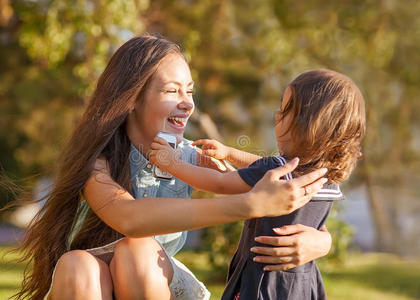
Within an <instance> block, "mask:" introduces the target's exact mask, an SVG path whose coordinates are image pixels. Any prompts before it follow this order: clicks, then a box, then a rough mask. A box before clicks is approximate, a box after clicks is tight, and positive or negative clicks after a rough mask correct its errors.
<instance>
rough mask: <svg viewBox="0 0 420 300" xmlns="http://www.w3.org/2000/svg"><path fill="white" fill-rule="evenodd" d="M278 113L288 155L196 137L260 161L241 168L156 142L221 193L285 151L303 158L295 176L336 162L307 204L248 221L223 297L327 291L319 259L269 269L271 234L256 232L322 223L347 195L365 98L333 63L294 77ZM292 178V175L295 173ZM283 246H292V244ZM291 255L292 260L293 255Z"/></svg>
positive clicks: (237, 158)
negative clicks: (202, 163) (265, 247)
mask: <svg viewBox="0 0 420 300" xmlns="http://www.w3.org/2000/svg"><path fill="white" fill-rule="evenodd" d="M275 119H276V125H275V132H276V137H277V144H278V148H279V152H280V154H281V155H283V156H278V157H264V158H259V157H258V156H255V155H252V154H246V153H243V152H241V151H239V150H234V149H231V148H228V147H225V146H223V145H221V144H220V143H217V142H215V141H206V140H203V141H197V142H196V144H203V145H204V146H203V149H204V152H205V153H206V152H207V154H210V155H213V156H216V157H217V158H219V159H227V160H229V161H231V162H233V163H236V164H237V165H244V164H245V165H246V164H251V163H252V164H251V165H250V166H248V167H247V168H243V169H239V170H237V171H232V172H227V173H218V172H215V171H213V170H209V169H204V168H200V167H196V166H193V165H190V164H188V163H185V162H182V161H180V160H178V159H177V157H176V152H175V151H172V150H171V149H169V147H168V146H167V143H166V142H165V141H164V140H162V139H160V138H158V137H156V138H155V140H154V143H153V144H152V145H151V148H152V149H153V150H152V152H151V154H150V157H151V159H152V162H153V163H156V164H158V165H159V166H160V167H161V168H164V169H165V170H166V171H168V172H170V173H172V174H173V175H174V176H176V177H177V178H179V179H181V180H182V181H185V182H186V183H188V184H190V185H192V186H194V187H196V188H198V189H202V190H205V191H210V192H214V193H219V194H231V193H243V192H245V191H249V190H250V189H251V187H253V186H254V185H255V184H256V183H257V182H258V181H259V180H260V179H261V178H262V177H263V176H264V174H265V173H267V172H270V170H272V169H274V168H276V167H278V166H281V165H283V164H285V163H286V160H285V157H294V156H298V157H299V158H300V165H299V167H298V168H297V169H296V170H295V172H294V174H293V175H295V176H296V175H299V174H302V173H305V172H309V171H311V170H314V169H316V168H327V169H328V173H327V174H326V177H327V178H328V182H326V183H325V184H324V186H323V189H321V191H320V192H318V193H317V194H316V195H315V196H314V197H312V199H311V201H310V202H309V203H308V204H306V205H305V206H303V207H302V208H300V209H298V210H296V211H294V212H293V213H290V214H287V215H283V216H280V217H264V218H255V219H251V220H248V221H246V222H245V225H244V229H243V231H242V236H241V240H240V242H239V246H238V249H237V251H236V253H235V256H234V257H233V259H232V262H231V265H230V268H229V275H228V284H227V287H226V289H225V292H224V294H223V297H222V299H226V300H227V299H229V300H232V299H326V295H325V290H324V286H323V282H322V279H321V275H320V272H319V270H318V268H317V267H316V264H315V262H314V261H311V262H309V263H306V264H304V265H301V266H299V267H296V268H294V269H290V270H288V271H279V272H274V271H268V272H266V270H269V269H270V268H267V267H264V265H263V264H261V263H262V262H266V263H267V262H270V261H269V260H267V258H264V256H255V255H254V254H253V253H252V251H255V250H257V249H258V246H259V244H258V242H262V241H263V239H264V238H262V237H260V238H257V239H255V238H256V237H258V236H270V235H273V234H272V228H276V227H280V226H284V225H287V224H303V225H306V226H312V227H314V228H317V229H319V228H321V227H322V226H323V224H324V223H325V220H326V218H327V216H328V214H329V212H330V210H331V207H332V203H333V200H339V199H343V195H342V194H341V192H340V189H339V186H338V183H340V182H343V181H344V180H345V179H347V178H348V176H349V175H350V173H351V171H352V170H353V168H354V166H355V164H356V161H357V159H358V158H359V157H360V143H361V140H362V137H363V135H364V132H365V109H364V100H363V97H362V95H361V93H360V91H359V89H358V88H357V86H356V85H355V84H354V83H353V82H352V81H351V80H350V79H349V78H348V77H346V76H344V75H342V74H339V73H337V72H334V71H330V70H314V71H309V72H306V73H303V74H301V75H300V76H298V77H297V78H296V79H295V80H293V81H292V82H291V83H290V84H289V85H288V87H287V89H286V91H285V93H284V96H283V101H282V106H281V109H280V111H279V112H277V113H276V115H275ZM163 153H166V154H167V155H168V153H169V156H166V157H167V158H168V157H169V158H170V159H172V160H173V161H172V163H171V162H170V161H169V162H168V161H167V160H166V161H162V159H159V158H160V157H162V154H163ZM285 178H286V179H291V178H292V174H287V175H286V176H285ZM290 187H291V188H293V185H291V186H290ZM262 201H263V200H262ZM250 248H252V249H251V252H250V251H249V249H250ZM283 251H285V252H287V251H290V249H288V248H287V247H285V248H284V250H283ZM284 262H288V258H287V257H284Z"/></svg>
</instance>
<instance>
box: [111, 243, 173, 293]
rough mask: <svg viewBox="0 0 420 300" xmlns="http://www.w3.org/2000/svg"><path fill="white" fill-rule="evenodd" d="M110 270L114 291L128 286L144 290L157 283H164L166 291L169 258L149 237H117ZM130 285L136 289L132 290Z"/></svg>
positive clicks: (170, 272) (162, 286) (169, 273)
mask: <svg viewBox="0 0 420 300" xmlns="http://www.w3.org/2000/svg"><path fill="white" fill-rule="evenodd" d="M110 271H111V275H112V278H113V282H114V286H115V292H116V294H118V290H120V291H121V292H124V291H126V290H128V289H131V291H130V292H134V293H137V294H138V293H140V294H143V293H144V294H147V293H149V291H148V290H149V289H150V290H152V289H153V290H156V289H157V288H158V287H161V288H165V287H166V288H167V290H168V291H169V287H168V286H169V284H170V282H171V280H172V276H173V268H172V264H171V262H170V261H169V258H168V257H167V255H166V253H165V251H164V250H163V249H162V247H161V246H160V244H159V243H158V242H157V241H156V240H155V239H153V238H124V239H123V240H121V241H120V242H119V243H118V244H117V245H116V248H115V251H114V257H113V259H112V261H111V264H110ZM130 287H131V288H130ZM133 287H136V289H138V290H137V291H135V290H133ZM150 292H153V291H150ZM146 298H147V297H146ZM162 299H163V298H162Z"/></svg>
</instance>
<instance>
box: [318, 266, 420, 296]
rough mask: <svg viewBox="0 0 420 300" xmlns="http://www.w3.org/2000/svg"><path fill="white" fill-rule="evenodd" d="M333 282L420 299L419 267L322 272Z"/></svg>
mask: <svg viewBox="0 0 420 300" xmlns="http://www.w3.org/2000/svg"><path fill="white" fill-rule="evenodd" d="M323 274H324V275H325V276H328V277H329V278H331V279H333V280H342V281H349V282H353V283H355V284H357V285H363V286H366V287H369V288H374V289H376V290H381V291H385V292H394V293H398V294H401V295H405V296H409V297H412V298H414V299H420V284H419V283H420V265H419V264H416V265H415V266H414V267H413V266H410V265H408V264H407V265H398V264H387V265H384V266H380V265H379V266H378V265H368V266H359V267H357V269H353V268H351V269H347V268H346V269H343V270H334V271H330V272H323Z"/></svg>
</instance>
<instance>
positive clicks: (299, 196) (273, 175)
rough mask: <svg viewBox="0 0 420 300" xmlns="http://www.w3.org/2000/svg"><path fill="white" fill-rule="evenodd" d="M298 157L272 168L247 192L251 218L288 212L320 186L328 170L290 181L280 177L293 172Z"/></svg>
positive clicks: (305, 201) (299, 204) (310, 196)
mask: <svg viewBox="0 0 420 300" xmlns="http://www.w3.org/2000/svg"><path fill="white" fill-rule="evenodd" d="M298 162H299V159H298V158H294V159H293V160H291V161H289V162H288V163H287V164H285V165H284V166H281V167H279V168H276V169H272V170H270V171H268V172H267V173H265V175H264V177H263V178H262V179H261V180H260V181H258V183H257V184H256V185H255V186H254V187H253V188H252V190H251V191H249V192H248V195H249V197H250V198H249V199H250V208H251V215H252V216H253V217H256V218H258V217H264V216H267V217H274V216H281V215H287V214H290V213H291V212H293V211H295V210H296V209H298V208H300V207H302V206H303V205H305V204H306V203H307V202H309V200H311V198H312V197H313V196H314V195H315V194H316V193H317V192H318V191H319V190H320V189H321V188H322V186H323V185H324V183H325V182H327V179H326V178H321V177H322V176H323V175H324V174H325V173H326V172H327V169H325V168H324V169H320V170H316V171H313V172H311V173H308V174H305V175H302V176H300V177H297V178H294V179H291V180H282V179H280V178H281V177H283V176H284V175H286V174H287V173H290V172H292V171H293V170H294V169H295V168H296V167H297V165H298Z"/></svg>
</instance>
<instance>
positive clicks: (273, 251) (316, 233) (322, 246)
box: [251, 224, 332, 271]
mask: <svg viewBox="0 0 420 300" xmlns="http://www.w3.org/2000/svg"><path fill="white" fill-rule="evenodd" d="M273 231H274V232H275V233H276V234H278V235H280V236H277V237H275V236H260V237H257V238H256V241H257V242H259V243H262V244H267V245H272V246H276V247H261V246H259V247H253V248H252V249H251V252H254V253H257V254H261V255H263V256H256V257H255V261H257V262H261V263H266V264H268V265H267V266H265V267H264V270H266V271H279V270H288V269H291V268H295V267H297V266H300V265H303V264H306V263H307V262H310V261H312V260H315V259H317V258H320V257H322V256H325V255H327V254H328V252H329V251H330V249H331V242H332V239H331V235H330V233H329V232H328V230H327V227H326V226H325V225H324V226H323V227H322V228H321V230H317V229H315V228H313V227H308V226H305V225H301V224H295V225H287V226H283V227H281V228H274V229H273Z"/></svg>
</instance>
